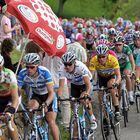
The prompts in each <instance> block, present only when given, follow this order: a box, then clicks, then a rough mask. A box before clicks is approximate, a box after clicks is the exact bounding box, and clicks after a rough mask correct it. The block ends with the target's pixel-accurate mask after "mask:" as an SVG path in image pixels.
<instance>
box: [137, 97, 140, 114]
mask: <svg viewBox="0 0 140 140" xmlns="http://www.w3.org/2000/svg"><path fill="white" fill-rule="evenodd" d="M136 109H137V113H140V95H136Z"/></svg>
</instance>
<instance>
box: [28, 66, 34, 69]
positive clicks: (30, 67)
mask: <svg viewBox="0 0 140 140" xmlns="http://www.w3.org/2000/svg"><path fill="white" fill-rule="evenodd" d="M26 68H27V69H34V68H35V66H26Z"/></svg>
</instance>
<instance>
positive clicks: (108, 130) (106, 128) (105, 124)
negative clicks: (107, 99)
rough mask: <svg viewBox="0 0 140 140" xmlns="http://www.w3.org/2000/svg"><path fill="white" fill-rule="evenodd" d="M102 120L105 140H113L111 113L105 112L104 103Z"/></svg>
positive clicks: (101, 114)
mask: <svg viewBox="0 0 140 140" xmlns="http://www.w3.org/2000/svg"><path fill="white" fill-rule="evenodd" d="M105 114H106V115H105ZM100 121H101V132H102V137H103V140H111V124H110V120H109V114H107V112H105V110H104V109H103V107H102V105H100Z"/></svg>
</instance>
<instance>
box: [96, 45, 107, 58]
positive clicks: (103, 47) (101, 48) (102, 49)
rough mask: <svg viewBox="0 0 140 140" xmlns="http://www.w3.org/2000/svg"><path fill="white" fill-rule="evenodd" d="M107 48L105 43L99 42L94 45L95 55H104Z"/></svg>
mask: <svg viewBox="0 0 140 140" xmlns="http://www.w3.org/2000/svg"><path fill="white" fill-rule="evenodd" d="M108 51H109V48H108V46H107V45H106V44H99V45H98V46H97V47H96V54H97V55H105V54H106V53H108Z"/></svg>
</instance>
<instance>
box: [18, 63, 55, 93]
mask: <svg viewBox="0 0 140 140" xmlns="http://www.w3.org/2000/svg"><path fill="white" fill-rule="evenodd" d="M17 80H18V85H19V87H22V86H23V85H24V84H26V85H28V86H29V87H31V88H32V92H33V93H35V94H39V95H44V94H47V93H48V90H47V84H53V80H52V76H51V73H50V71H49V70H48V69H47V68H45V67H43V66H39V67H38V76H37V77H35V78H34V77H31V76H29V75H28V72H27V69H26V68H24V69H22V70H21V71H20V73H19V75H18V78H17Z"/></svg>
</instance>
